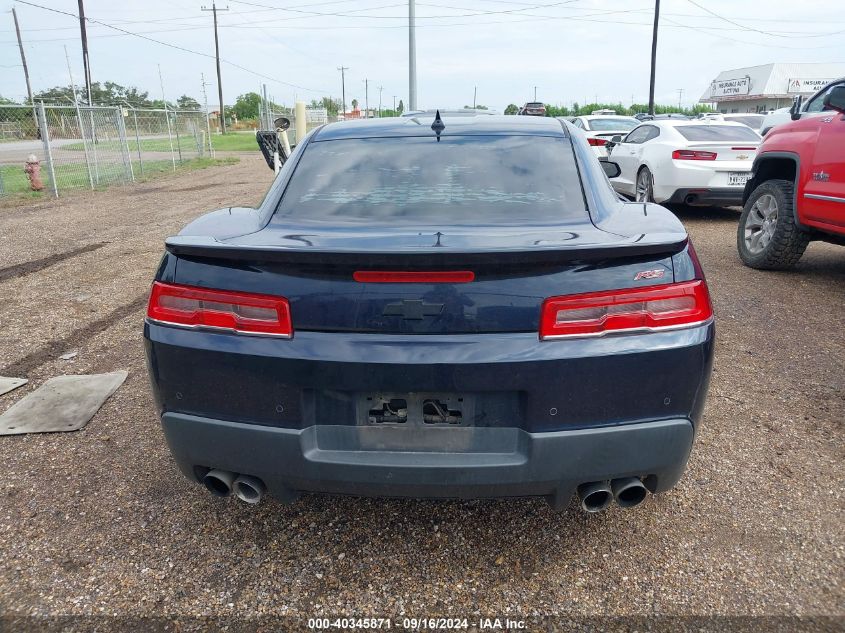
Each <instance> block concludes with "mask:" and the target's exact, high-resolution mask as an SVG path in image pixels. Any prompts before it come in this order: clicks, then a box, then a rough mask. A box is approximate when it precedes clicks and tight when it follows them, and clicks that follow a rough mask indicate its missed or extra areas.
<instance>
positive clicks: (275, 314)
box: [147, 281, 293, 338]
mask: <svg viewBox="0 0 845 633" xmlns="http://www.w3.org/2000/svg"><path fill="white" fill-rule="evenodd" d="M147 318H149V319H152V320H153V321H156V322H158V323H166V324H169V325H178V326H182V327H193V328H209V329H219V330H230V331H232V332H239V333H242V334H262V335H265V336H283V337H288V338H289V337H291V336H293V326H292V324H291V318H290V306H289V305H288V300H287V299H285V298H284V297H274V296H271V295H260V294H253V293H247V292H232V291H230V290H209V289H207V288H197V287H195V286H179V285H175V284H166V283H161V282H158V281H156V282H155V283H153V289H152V292H151V293H150V302H149V304H148V305H147Z"/></svg>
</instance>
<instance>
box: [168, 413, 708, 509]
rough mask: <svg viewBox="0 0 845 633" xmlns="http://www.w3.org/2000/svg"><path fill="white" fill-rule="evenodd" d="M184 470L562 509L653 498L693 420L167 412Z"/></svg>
mask: <svg viewBox="0 0 845 633" xmlns="http://www.w3.org/2000/svg"><path fill="white" fill-rule="evenodd" d="M162 426H163V428H164V433H165V436H166V438H167V442H168V444H169V445H170V449H171V451H172V453H173V456H174V458H175V459H176V461H177V462H178V464H179V467H180V469H181V470H182V471H183V472H184V473H185V475H187V476H188V477H190V478H191V479H194V480H198V479H199V477H201V476H202V475H203V474H204V472H205V471H206V469H207V468H220V469H223V470H229V471H233V472H236V473H241V474H248V475H253V476H256V477H260V478H261V479H262V480H264V482H265V484H266V485H267V487H268V489H269V490H270V492H271V493H272V494H274V495H275V496H277V497H279V498H281V499H290V498H292V497H293V496H295V492H296V491H300V490H302V491H314V492H328V493H339V494H351V495H361V496H386V497H446V498H449V497H452V498H478V497H507V496H539V495H542V496H546V497H548V498H549V500H550V502H551V503H552V505H554V506H556V507H563V506H565V505H566V504H567V503H568V502H569V499H570V498H571V497H572V495H573V493H574V492H575V489H576V487H577V486H578V485H579V484H581V483H585V482H590V481H601V480H606V479H614V478H617V477H628V476H638V477H643V478H644V481H645V483H646V485H647V486H648V487H649V488H650V489H651V491H652V492H662V491H665V490H668V489H669V488H672V487H673V486H674V485H675V484H676V483H677V481H678V480H679V479H680V477H681V475H682V473H683V471H684V468H685V466H686V462H687V459H688V457H689V453H690V449H691V448H692V442H693V427H692V424H691V423H690V422H689V420H661V421H656V422H642V423H634V424H626V425H622V426H614V427H603V428H595V429H580V430H572V431H559V432H554V433H527V432H525V431H522V430H520V429H516V428H492V427H459V428H442V427H427V428H423V427H413V426H412V427H408V428H406V427H398V426H332V425H318V426H310V427H308V428H305V429H282V428H274V427H268V426H258V425H252V424H241V423H235V422H225V421H219V420H212V419H208V418H200V417H196V416H191V415H184V414H177V413H165V414H164V416H163V417H162Z"/></svg>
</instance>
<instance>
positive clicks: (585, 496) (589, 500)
mask: <svg viewBox="0 0 845 633" xmlns="http://www.w3.org/2000/svg"><path fill="white" fill-rule="evenodd" d="M578 498H579V499H581V508H582V509H583V510H584V511H585V512H601V511H602V510H604V509H606V508H607V506H609V505H610V502H611V501H613V493H612V492H611V490H610V482H609V481H593V482H591V483H588V484H581V485H580V486H578Z"/></svg>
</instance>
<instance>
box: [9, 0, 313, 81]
mask: <svg viewBox="0 0 845 633" xmlns="http://www.w3.org/2000/svg"><path fill="white" fill-rule="evenodd" d="M16 2H18V3H20V4H26V5H28V6H31V7H35V8H37V9H43V10H45V11H50V12H52V13H60V14H62V15H67V16H70V17H72V18H79V16H78V15H76V14H74V13H70V12H68V11H61V10H59V9H53V8H51V7H45V6H43V5H40V4H35V3H34V2H28V1H27V0H16ZM85 19H86V21H88V22H92V23H94V24H100V25H101V26H105V27H107V28H110V29H113V30H115V31H119V32H121V33H123V34H125V35H131V36H133V37H138V38H140V39H142V40H147V41H148V42H153V43H154V44H160V45H161V46H167V47H168V48H173V49H176V50H179V51H183V52H185V53H191V54H192V55H199V56H201V57H207V58H209V59H215V56H214V55H209V54H208V53H203V52H200V51H195V50H192V49H190V48H186V47H184V46H179V45H178V44H171V43H169V42H163V41H161V40H157V39H154V38H152V37H147V36H146V35H142V34H140V33H133V32H132V31H127V30H126V29H122V28H120V27H117V26H113V25H111V24H107V23H106V22H103V21H101V20H95V19H93V18H85ZM220 61H221V62H222V63H224V64H228V65H229V66H232V67H234V68H237V69H239V70H243V71H244V72H247V73H250V74H252V75H255V76H256V77H263V78H264V79H267V80H269V81H275V82H276V83H279V84H282V85H284V86H289V87H291V88H297V89H299V90H305V91H306V92H316V93H319V94H330V93H329V92H327V91H325V90H315V89H313V88H306V87H305V86H300V85H297V84H292V83H290V82H287V81H282V80H281V79H277V78H275V77H271V76H270V75H265V74H263V73H259V72H257V71H255V70H252V69H251V68H247V67H246V66H241V65H240V64H236V63H235V62H231V61H229V60H227V59H222V58H221V59H220Z"/></svg>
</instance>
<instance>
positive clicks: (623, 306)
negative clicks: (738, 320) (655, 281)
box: [540, 279, 713, 339]
mask: <svg viewBox="0 0 845 633" xmlns="http://www.w3.org/2000/svg"><path fill="white" fill-rule="evenodd" d="M712 316H713V308H712V306H711V305H710V294H709V293H708V292H707V284H706V283H705V282H704V281H703V280H701V279H697V280H694V281H687V282H683V283H679V284H670V285H664V286H650V287H644V288H627V289H625V290H608V291H603V292H590V293H585V294H579V295H569V296H565V297H551V298H550V299H546V301H545V302H544V303H543V311H542V313H541V315H540V338H541V339H549V338H560V337H575V336H600V335H602V334H607V333H613V332H626V331H636V330H661V329H667V328H677V327H685V326H691V325H696V324H700V323H704V322H705V321H707V320H709V319H710V318H711V317H712Z"/></svg>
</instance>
